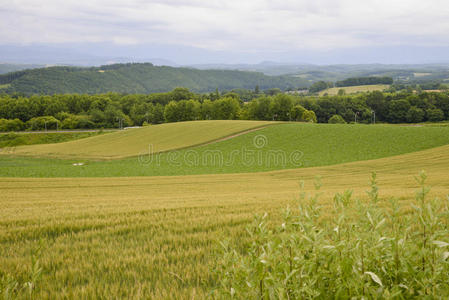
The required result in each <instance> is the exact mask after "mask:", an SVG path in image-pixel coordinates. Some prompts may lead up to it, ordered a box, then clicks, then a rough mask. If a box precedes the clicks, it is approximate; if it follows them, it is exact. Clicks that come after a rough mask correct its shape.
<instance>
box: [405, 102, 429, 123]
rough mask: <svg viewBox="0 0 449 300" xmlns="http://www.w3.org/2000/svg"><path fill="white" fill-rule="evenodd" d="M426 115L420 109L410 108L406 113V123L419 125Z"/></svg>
mask: <svg viewBox="0 0 449 300" xmlns="http://www.w3.org/2000/svg"><path fill="white" fill-rule="evenodd" d="M425 115H426V113H425V112H424V110H422V109H421V108H418V107H416V106H412V107H410V109H409V110H408V112H407V117H406V118H407V122H409V123H419V122H422V121H423V120H424V117H425Z"/></svg>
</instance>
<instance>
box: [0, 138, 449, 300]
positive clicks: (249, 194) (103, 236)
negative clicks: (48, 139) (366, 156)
mask: <svg viewBox="0 0 449 300" xmlns="http://www.w3.org/2000/svg"><path fill="white" fill-rule="evenodd" d="M422 169H424V170H426V172H427V174H428V177H429V180H428V184H429V185H431V186H432V192H431V196H432V197H434V196H438V197H446V196H447V194H448V191H449V172H448V169H449V146H443V147H438V148H434V149H430V150H425V151H421V152H415V153H411V154H406V155H401V156H396V157H390V158H383V159H378V160H372V161H363V162H355V163H348V164H341V165H335V166H327V167H319V168H307V169H297V170H282V171H274V172H265V173H252V174H225V175H197V176H174V177H125V178H95V179H94V178H92V179H91V178H64V179H62V178H27V179H24V178H0V191H1V198H0V206H1V207H2V209H1V211H0V220H1V223H0V224H1V225H0V242H1V245H2V247H1V250H0V265H1V266H2V272H6V273H8V274H15V276H16V278H18V281H19V282H25V281H27V280H28V277H29V276H30V275H29V274H30V270H31V266H32V262H31V258H30V257H31V255H32V253H33V251H36V249H37V248H38V247H39V245H41V247H42V250H41V254H40V256H39V257H40V261H39V263H40V266H41V267H42V275H41V278H40V279H39V280H38V281H37V282H36V286H35V290H34V291H33V297H34V298H36V299H46V298H48V299H55V298H58V299H63V298H67V299H92V298H111V295H114V296H113V298H117V299H118V298H135V299H139V298H140V299H148V298H150V299H203V298H206V297H208V295H209V292H210V290H211V288H212V286H213V285H214V277H213V273H212V271H211V270H212V269H213V261H214V259H213V254H214V251H215V249H217V243H218V241H220V240H223V239H231V240H233V241H237V242H238V243H243V242H244V240H245V238H244V236H245V227H246V226H247V225H248V224H249V222H250V221H251V220H252V217H253V215H254V214H255V213H263V212H268V213H269V216H270V217H271V218H274V217H275V216H278V215H279V214H280V213H281V209H282V208H284V207H285V206H286V205H294V201H295V199H297V197H298V183H299V180H305V181H306V190H311V189H313V187H312V186H313V185H312V179H313V178H314V177H315V176H316V175H320V176H321V177H322V183H323V191H324V195H323V196H322V199H323V200H322V201H323V204H324V205H326V203H328V204H330V203H331V201H332V195H333V194H334V193H335V192H342V191H344V190H346V189H353V190H354V196H355V197H359V198H365V197H366V194H365V191H366V190H368V188H369V175H370V172H372V171H376V172H377V174H378V178H379V188H380V197H381V198H382V199H384V201H386V200H385V199H388V198H389V197H397V198H398V199H399V200H400V201H401V202H403V203H408V201H410V200H411V199H413V198H414V193H415V189H416V188H417V184H416V183H415V181H414V175H416V174H417V173H418V172H419V171H420V170H422ZM24 297H26V296H24Z"/></svg>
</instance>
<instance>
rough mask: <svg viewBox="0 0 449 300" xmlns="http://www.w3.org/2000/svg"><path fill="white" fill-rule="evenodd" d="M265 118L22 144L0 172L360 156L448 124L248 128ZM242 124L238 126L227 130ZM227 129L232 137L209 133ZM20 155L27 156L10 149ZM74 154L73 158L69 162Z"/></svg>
mask: <svg viewBox="0 0 449 300" xmlns="http://www.w3.org/2000/svg"><path fill="white" fill-rule="evenodd" d="M267 124H270V122H250V121H246V122H244V121H243V122H242V121H201V122H185V123H171V124H164V125H156V126H153V127H149V128H143V129H135V130H131V131H122V132H116V133H109V134H105V135H100V136H96V137H91V138H86V139H82V140H76V141H72V142H66V143H59V144H48V145H34V146H23V147H18V148H17V149H16V150H15V152H14V154H15V155H14V156H10V155H5V156H3V155H2V156H0V174H1V175H0V176H7V177H8V176H9V177H126V176H167V175H170V176H173V175H193V174H216V173H247V172H264V171H273V170H282V169H298V168H310V167H317V166H325V165H336V164H341V163H346V162H353V161H366V160H372V159H377V158H383V157H390V156H396V155H402V154H405V153H411V152H416V151H421V150H425V149H430V148H434V147H439V146H443V145H448V144H449V135H448V133H449V128H448V127H410V126H394V125H375V126H367V125H332V124H304V123H283V124H280V123H271V124H273V125H272V126H266V127H264V128H259V129H258V130H253V131H251V129H254V128H258V127H260V126H265V125H267ZM244 130H246V131H245V132H244V134H241V135H238V136H235V134H233V133H235V132H242V131H244ZM214 131H215V132H214ZM181 132H182V134H181ZM212 132H214V133H212ZM229 135H234V137H233V138H228V139H226V140H217V139H219V137H222V136H229ZM214 140H215V141H216V142H214V143H210V141H214ZM149 144H152V145H153V149H152V153H151V154H155V153H157V152H161V151H164V153H160V154H155V155H150V153H149V151H150V149H149ZM197 145H200V146H197ZM191 146H194V147H191ZM171 150H176V151H171ZM24 155H26V156H28V157H18V156H24ZM131 156H132V157H131ZM55 157H56V158H58V157H63V158H66V159H55ZM93 159H94V160H102V161H94V160H93ZM105 159H109V160H107V161H104V160H105ZM110 159H112V160H110ZM80 162H81V163H82V165H81V166H73V164H76V163H80Z"/></svg>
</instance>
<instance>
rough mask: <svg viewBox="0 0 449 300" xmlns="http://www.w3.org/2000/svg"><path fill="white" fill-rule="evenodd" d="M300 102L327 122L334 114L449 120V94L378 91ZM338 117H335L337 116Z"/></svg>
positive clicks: (367, 118)
mask: <svg viewBox="0 0 449 300" xmlns="http://www.w3.org/2000/svg"><path fill="white" fill-rule="evenodd" d="M299 104H300V105H302V106H303V107H305V108H306V109H309V110H312V111H314V112H315V114H316V116H317V120H318V122H321V123H327V122H328V121H329V119H330V118H332V117H333V116H334V115H339V116H341V117H342V118H343V120H344V121H345V122H348V123H349V122H354V121H355V120H356V119H357V121H358V122H361V123H371V122H373V121H374V117H375V119H376V121H378V122H387V123H418V122H425V121H429V122H439V121H444V120H449V94H448V93H420V94H415V93H409V92H400V93H382V92H379V91H376V92H372V93H366V94H358V95H352V96H351V95H347V96H325V97H318V98H312V97H307V98H302V99H300V101H299ZM334 120H335V119H334Z"/></svg>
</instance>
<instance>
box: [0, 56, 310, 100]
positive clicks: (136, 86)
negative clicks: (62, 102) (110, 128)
mask: <svg viewBox="0 0 449 300" xmlns="http://www.w3.org/2000/svg"><path fill="white" fill-rule="evenodd" d="M308 84H309V82H308V81H307V80H304V79H302V78H299V77H295V76H267V75H264V74H263V73H260V72H248V71H235V70H198V69H194V68H175V67H168V66H155V65H153V64H151V63H128V64H113V65H105V66H101V67H89V68H86V67H84V68H83V67H68V66H58V67H47V68H37V69H30V70H23V71H17V72H13V73H8V74H3V75H0V92H1V91H3V92H6V93H22V94H26V95H31V94H66V93H80V94H82V93H87V94H95V93H107V92H117V93H132V94H135V93H138V94H146V93H155V92H167V91H171V90H173V89H174V88H176V87H186V88H188V89H190V90H192V91H195V92H212V91H215V90H216V89H218V90H220V91H229V90H232V89H239V88H243V89H254V88H255V87H256V86H259V88H260V89H261V90H264V89H269V88H280V89H282V90H286V89H295V88H300V87H305V86H307V85H308Z"/></svg>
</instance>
